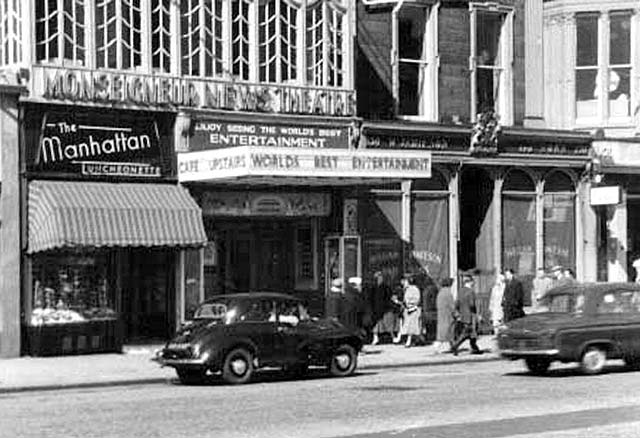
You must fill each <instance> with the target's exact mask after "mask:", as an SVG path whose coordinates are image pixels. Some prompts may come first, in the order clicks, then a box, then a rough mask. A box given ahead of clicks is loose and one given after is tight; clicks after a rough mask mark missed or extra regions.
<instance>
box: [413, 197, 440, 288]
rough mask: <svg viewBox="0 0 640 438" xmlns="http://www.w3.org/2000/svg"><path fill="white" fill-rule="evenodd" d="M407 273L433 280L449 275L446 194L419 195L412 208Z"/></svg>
mask: <svg viewBox="0 0 640 438" xmlns="http://www.w3.org/2000/svg"><path fill="white" fill-rule="evenodd" d="M409 263H410V265H411V266H410V267H409V271H410V272H424V273H426V274H427V275H429V276H430V277H431V278H432V279H434V280H439V279H442V278H446V277H448V275H449V202H448V196H447V195H434V196H428V195H420V196H417V197H416V198H415V199H414V200H413V203H412V209H411V260H410V261H409Z"/></svg>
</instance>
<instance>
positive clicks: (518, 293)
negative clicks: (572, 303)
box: [489, 265, 576, 332]
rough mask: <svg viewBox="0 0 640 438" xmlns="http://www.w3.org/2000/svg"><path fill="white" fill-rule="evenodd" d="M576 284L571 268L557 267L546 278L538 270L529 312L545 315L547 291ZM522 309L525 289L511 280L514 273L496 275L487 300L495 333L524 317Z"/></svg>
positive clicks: (514, 279) (518, 281)
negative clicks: (508, 323)
mask: <svg viewBox="0 0 640 438" xmlns="http://www.w3.org/2000/svg"><path fill="white" fill-rule="evenodd" d="M575 281H576V280H575V275H574V273H573V270H571V268H564V267H562V266H559V265H557V266H554V267H553V268H551V270H550V275H547V272H546V271H545V270H544V268H538V269H537V270H536V275H535V277H534V279H533V282H532V283H533V287H532V289H531V309H530V311H531V312H532V313H536V312H541V311H544V310H545V304H544V301H545V295H546V293H547V291H548V290H549V289H551V288H554V287H557V286H562V285H565V284H571V283H573V282H575ZM524 307H525V306H524V289H523V287H522V283H521V282H520V280H518V279H516V278H515V277H514V272H513V270H511V269H507V270H505V272H504V274H498V275H497V276H496V280H495V284H494V285H493V287H492V288H491V296H490V299H489V314H490V315H491V323H492V325H493V328H494V332H495V331H496V330H497V328H498V327H499V326H500V325H501V324H504V323H506V322H509V321H511V320H513V319H516V318H520V317H522V316H524V314H525V312H524Z"/></svg>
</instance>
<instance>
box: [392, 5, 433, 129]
mask: <svg viewBox="0 0 640 438" xmlns="http://www.w3.org/2000/svg"><path fill="white" fill-rule="evenodd" d="M393 15H394V16H393V35H392V38H393V50H392V59H391V64H392V66H393V92H394V100H395V102H396V114H397V115H399V116H405V117H407V116H409V117H419V118H423V119H427V120H435V119H436V118H437V112H438V109H437V101H438V96H437V47H438V41H437V7H436V6H427V5H425V4H424V3H412V2H405V3H403V4H400V7H399V9H398V8H396V9H394V13H393Z"/></svg>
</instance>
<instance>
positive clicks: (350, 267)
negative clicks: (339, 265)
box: [344, 237, 362, 289]
mask: <svg viewBox="0 0 640 438" xmlns="http://www.w3.org/2000/svg"><path fill="white" fill-rule="evenodd" d="M359 253H360V241H359V239H357V238H350V237H345V239H344V277H345V281H346V283H347V284H348V285H349V287H351V288H354V289H360V286H361V285H362V280H361V279H360V276H359V275H358V258H359V257H358V256H359Z"/></svg>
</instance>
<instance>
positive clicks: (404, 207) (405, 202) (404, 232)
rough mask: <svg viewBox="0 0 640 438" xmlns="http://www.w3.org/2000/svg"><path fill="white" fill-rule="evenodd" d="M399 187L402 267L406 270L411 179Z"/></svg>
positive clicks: (409, 230)
mask: <svg viewBox="0 0 640 438" xmlns="http://www.w3.org/2000/svg"><path fill="white" fill-rule="evenodd" d="M401 187H402V201H401V206H400V209H401V212H402V229H401V237H402V269H403V270H404V271H405V272H406V269H407V261H408V260H409V256H410V254H407V251H409V248H410V247H411V180H408V181H402V184H401Z"/></svg>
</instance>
